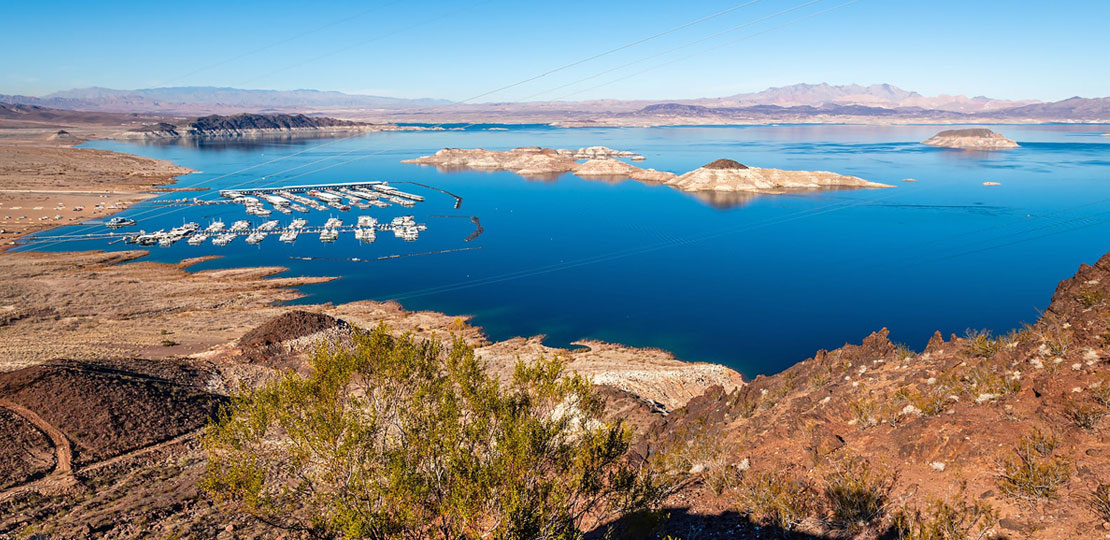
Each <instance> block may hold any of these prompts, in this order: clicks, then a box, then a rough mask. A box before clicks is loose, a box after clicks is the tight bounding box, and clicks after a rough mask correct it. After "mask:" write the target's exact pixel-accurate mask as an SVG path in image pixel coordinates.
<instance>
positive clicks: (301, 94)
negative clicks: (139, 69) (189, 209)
mask: <svg viewBox="0 0 1110 540" xmlns="http://www.w3.org/2000/svg"><path fill="white" fill-rule="evenodd" d="M0 102H5V103H12V104H17V105H37V106H40V107H52V108H55V109H69V110H78V111H97V112H122V113H157V114H173V115H191V114H205V113H209V114H214V113H226V112H308V111H317V110H342V109H360V110H382V109H384V110H388V109H415V108H422V107H435V106H439V105H445V104H448V103H450V102H449V101H446V100H438V99H404V98H391V97H382V96H366V95H357V94H344V93H342V92H327V91H321V90H242V89H238V88H217V87H212V86H177V87H169V88H144V89H140V90H115V89H111V88H100V87H92V88H78V89H74V90H65V91H62V92H55V93H53V94H48V95H46V96H42V97H32V96H10V95H0Z"/></svg>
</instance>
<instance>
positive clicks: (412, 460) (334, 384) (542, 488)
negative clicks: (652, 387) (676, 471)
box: [204, 327, 650, 539]
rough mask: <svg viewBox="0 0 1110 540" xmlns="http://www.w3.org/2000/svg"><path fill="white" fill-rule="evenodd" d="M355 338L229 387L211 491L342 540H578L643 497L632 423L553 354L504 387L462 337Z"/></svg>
mask: <svg viewBox="0 0 1110 540" xmlns="http://www.w3.org/2000/svg"><path fill="white" fill-rule="evenodd" d="M354 343H355V345H354V347H353V348H352V349H350V350H345V349H339V350H329V349H327V348H323V347H322V348H321V349H320V350H319V351H318V352H317V353H316V354H315V356H314V357H313V358H312V360H311V374H309V375H308V376H307V377H302V376H300V375H297V374H294V373H289V374H287V375H286V376H284V377H282V378H281V379H279V380H276V381H273V382H272V383H270V384H267V385H265V386H263V387H261V388H259V389H257V390H253V391H248V392H245V393H243V394H240V395H237V396H235V397H234V399H233V404H232V405H231V406H230V407H228V408H227V409H225V410H224V411H223V413H222V414H221V417H220V419H219V421H218V422H216V423H214V424H213V425H211V426H210V428H209V430H208V432H207V434H206V435H205V447H206V448H207V450H208V455H209V465H208V474H207V477H206V478H205V481H204V487H205V489H206V490H207V491H208V492H209V493H210V494H211V495H212V496H213V497H215V498H216V499H217V500H218V501H220V502H221V503H222V504H224V505H227V507H229V508H231V509H233V510H234V511H236V512H241V513H246V514H250V515H253V516H255V517H257V518H259V519H261V520H263V521H266V522H268V523H272V524H274V525H277V526H279V527H282V528H288V529H294V530H304V531H310V532H312V533H313V534H316V535H320V536H325V537H345V538H364V537H369V538H384V537H394V536H401V537H439V538H444V539H449V538H477V537H487V536H493V537H497V538H575V537H577V536H579V535H580V531H582V530H584V529H586V528H589V527H591V526H592V525H593V524H596V523H599V522H601V521H602V520H604V519H606V518H609V517H613V516H615V515H626V514H630V513H636V512H638V511H641V510H647V508H643V507H642V506H641V505H643V504H646V503H647V502H650V498H643V497H630V496H629V495H630V494H632V493H635V492H637V490H642V488H643V485H642V484H641V482H640V478H639V477H638V476H637V475H636V474H635V473H634V472H632V471H631V469H629V468H628V467H627V466H626V465H624V464H623V461H622V457H623V456H624V455H625V452H626V450H627V449H628V440H629V439H628V437H629V434H628V433H627V432H626V430H625V428H624V427H623V426H622V425H620V424H619V423H618V424H610V423H605V422H603V421H602V420H601V414H602V408H601V403H600V402H599V401H598V400H597V399H596V397H595V396H594V395H593V394H592V392H591V390H590V385H589V383H588V382H587V381H586V380H585V379H583V378H581V377H578V376H572V375H565V374H564V373H563V366H562V363H561V362H560V361H558V360H555V359H553V360H540V361H539V362H536V363H534V364H524V363H518V365H517V367H516V372H515V373H514V375H513V377H512V381H511V383H509V384H506V385H503V384H502V383H500V382H499V381H498V380H497V379H494V378H492V377H491V376H489V375H487V374H486V372H485V369H484V367H483V366H482V364H481V363H480V362H479V361H478V360H476V359H475V357H474V353H473V350H472V349H471V348H470V347H468V346H467V345H465V344H464V343H463V342H461V341H454V342H453V343H452V344H451V345H450V346H449V347H443V346H441V345H440V344H439V343H437V342H434V341H418V340H416V339H414V338H413V337H412V336H408V335H404V336H400V337H394V336H392V335H391V334H390V333H389V331H388V330H387V329H386V328H384V327H378V328H376V329H374V330H373V331H370V332H368V333H358V334H356V335H355V337H354Z"/></svg>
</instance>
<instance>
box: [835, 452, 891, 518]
mask: <svg viewBox="0 0 1110 540" xmlns="http://www.w3.org/2000/svg"><path fill="white" fill-rule="evenodd" d="M823 480H824V489H823V490H824V494H825V499H826V501H827V503H828V505H829V511H830V513H831V514H832V518H833V520H834V524H835V525H837V526H839V527H842V528H847V529H853V530H854V529H859V528H862V527H865V526H867V525H869V524H871V523H873V522H875V521H876V520H878V519H880V518H882V517H883V515H884V513H885V512H886V509H887V504H888V503H889V502H890V493H891V491H892V490H893V489H894V484H895V483H896V482H897V481H898V474H897V473H896V472H895V471H893V470H892V469H890V468H889V467H887V466H885V465H881V464H879V465H873V464H872V463H871V462H870V461H868V460H866V459H864V458H863V457H860V456H856V455H848V456H846V457H842V458H839V459H836V460H833V461H831V462H830V463H829V470H828V471H827V472H826V473H825V474H824V478H823Z"/></svg>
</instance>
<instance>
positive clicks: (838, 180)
mask: <svg viewBox="0 0 1110 540" xmlns="http://www.w3.org/2000/svg"><path fill="white" fill-rule="evenodd" d="M637 156H638V155H637V154H634V153H632V152H625V151H619V150H613V149H610V148H605V147H596V146H595V147H590V148H581V149H578V150H566V149H553V148H540V147H535V146H533V147H526V148H514V149H512V150H503V151H502V150H485V149H482V148H475V149H472V150H466V149H461V148H444V149H443V150H440V151H438V152H436V153H435V154H434V155H431V156H423V157H419V158H416V159H407V160H404V161H403V163H415V164H420V165H434V166H436V167H439V168H442V169H447V170H467V169H470V170H483V171H512V172H515V173H517V174H519V175H521V176H527V177H548V176H551V175H557V174H562V173H567V172H573V173H574V174H575V175H576V176H579V177H582V178H588V179H614V178H618V179H624V178H631V179H633V180H638V181H640V182H645V183H653V184H665V185H669V186H672V187H674V188H675V189H679V190H681V191H687V192H748V193H785V192H788V191H800V190H816V189H843V188H887V187H893V186H890V185H887V184H879V183H876V182H869V181H867V180H864V179H862V178H857V177H855V176H846V175H842V174H836V173H832V172H826V171H787V170H781V169H761V168H757V167H748V166H746V165H742V164H740V163H738V162H736V161H733V160H730V159H718V160H716V161H714V162H712V163H709V164H707V165H705V166H703V167H700V168H697V169H695V170H693V171H690V172H688V173H686V174H683V175H677V174H674V173H672V172H666V171H657V170H655V169H644V168H641V167H637V166H635V165H632V164H630V163H626V162H624V161H619V160H616V159H613V158H615V157H631V158H635V157H637ZM582 159H585V160H586V161H585V162H584V163H579V161H580V160H582Z"/></svg>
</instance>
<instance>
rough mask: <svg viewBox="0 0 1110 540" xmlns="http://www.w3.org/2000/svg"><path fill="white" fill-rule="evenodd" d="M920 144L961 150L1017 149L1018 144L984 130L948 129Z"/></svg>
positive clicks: (998, 134)
mask: <svg viewBox="0 0 1110 540" xmlns="http://www.w3.org/2000/svg"><path fill="white" fill-rule="evenodd" d="M922 144H927V145H929V146H937V147H940V148H959V149H962V150H1002V149H1006V148H1017V147H1018V143H1016V142H1014V141H1012V140H1010V139H1007V138H1006V137H1003V136H1002V134H1000V133H995V132H993V131H991V130H989V129H986V128H974V129H949V130H946V131H942V132H940V133H937V134H936V135H933V136H932V137H930V138H928V139H926V140H925V141H924V142H922Z"/></svg>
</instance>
